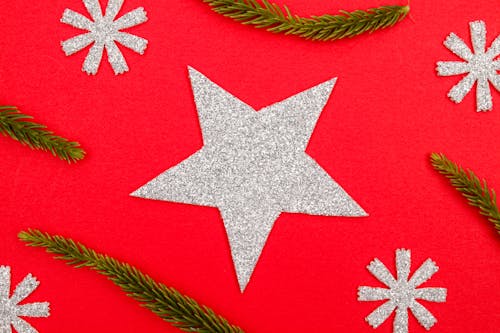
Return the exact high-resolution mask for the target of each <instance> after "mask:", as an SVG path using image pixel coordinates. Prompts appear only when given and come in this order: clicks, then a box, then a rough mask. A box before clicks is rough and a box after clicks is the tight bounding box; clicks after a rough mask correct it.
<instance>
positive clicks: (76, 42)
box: [61, 0, 148, 75]
mask: <svg viewBox="0 0 500 333" xmlns="http://www.w3.org/2000/svg"><path fill="white" fill-rule="evenodd" d="M123 1H124V0H109V2H108V6H107V8H106V12H105V15H104V16H103V14H102V9H101V5H100V4H99V0H83V3H84V5H85V7H86V8H87V10H88V12H89V13H90V16H91V17H92V19H93V22H92V21H90V20H89V19H88V18H87V17H85V16H83V15H81V14H79V13H77V12H74V11H72V10H71V9H66V10H65V11H64V13H63V17H62V18H61V22H63V23H66V24H69V25H71V26H73V27H75V28H78V29H82V30H87V31H88V32H87V33H84V34H81V35H78V36H76V37H73V38H70V39H68V40H66V41H64V42H62V43H61V46H62V49H63V51H64V53H66V55H67V56H69V55H72V54H74V53H76V52H78V51H80V50H82V49H84V48H85V47H87V46H89V45H90V44H92V43H93V45H92V47H91V48H90V50H89V53H88V55H87V57H86V58H85V61H84V63H83V68H82V70H83V71H84V72H86V73H87V74H93V75H95V74H96V73H97V71H98V69H99V65H100V64H101V60H102V56H103V52H104V49H106V53H107V55H108V61H109V63H110V64H111V67H112V68H113V71H114V72H115V74H116V75H118V74H122V73H125V72H127V71H128V66H127V62H126V61H125V58H124V57H123V54H122V52H121V51H120V49H119V48H118V46H117V45H116V42H118V43H120V44H122V45H123V46H126V47H128V48H129V49H132V50H133V51H135V52H137V53H139V54H144V51H145V50H146V47H147V45H148V41H147V40H146V39H144V38H141V37H137V36H135V35H131V34H129V33H126V32H122V31H120V30H123V29H127V28H130V27H133V26H136V25H138V24H141V23H144V22H146V21H147V19H148V18H147V16H146V12H145V11H144V8H142V7H139V8H137V9H135V10H133V11H131V12H129V13H127V14H125V15H123V16H122V17H120V18H118V19H116V20H115V18H116V15H118V12H119V11H120V9H121V7H122V5H123Z"/></svg>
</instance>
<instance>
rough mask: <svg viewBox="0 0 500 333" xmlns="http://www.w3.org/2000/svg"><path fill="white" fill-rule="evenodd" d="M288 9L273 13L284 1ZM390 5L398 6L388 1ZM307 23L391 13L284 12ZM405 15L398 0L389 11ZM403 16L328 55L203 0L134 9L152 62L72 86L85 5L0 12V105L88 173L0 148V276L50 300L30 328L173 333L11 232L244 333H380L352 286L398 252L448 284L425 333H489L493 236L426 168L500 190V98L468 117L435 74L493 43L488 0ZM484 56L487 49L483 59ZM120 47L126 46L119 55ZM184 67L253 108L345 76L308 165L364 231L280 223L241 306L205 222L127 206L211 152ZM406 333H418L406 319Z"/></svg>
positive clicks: (221, 245) (294, 1)
mask: <svg viewBox="0 0 500 333" xmlns="http://www.w3.org/2000/svg"><path fill="white" fill-rule="evenodd" d="M276 2H277V3H279V4H284V3H285V2H284V1H282V0H276ZM396 2H398V1H396ZM286 4H287V5H289V7H290V8H291V9H292V10H294V11H296V12H297V13H298V14H301V15H311V14H323V13H335V12H337V10H339V9H347V10H354V9H361V8H363V9H366V8H369V7H373V6H378V5H384V4H387V2H386V1H384V0H358V1H345V0H340V1H336V2H335V3H333V4H332V2H331V1H325V0H308V1H304V0H287V1H286ZM400 4H404V1H402V2H400ZM411 5H412V10H411V19H406V20H404V21H403V22H401V23H399V24H398V25H396V26H395V27H394V28H390V29H387V30H384V31H379V32H376V33H374V34H372V35H365V36H360V37H357V38H355V39H350V40H343V41H337V42H328V43H322V42H311V41H306V40H302V39H299V38H295V37H286V36H283V35H273V34H270V33H267V32H265V31H262V30H257V29H254V28H251V27H246V26H243V25H240V24H239V23H236V22H233V21H232V20H230V19H227V18H224V17H222V16H219V15H217V14H215V13H213V12H212V11H211V10H210V9H209V8H208V6H207V5H206V4H203V3H202V2H201V1H199V0H185V1H172V0H170V1H153V0H127V1H126V2H125V5H124V7H123V8H122V11H121V13H122V14H123V13H125V12H128V11H130V10H132V9H134V8H136V7H138V6H143V7H144V8H145V9H146V11H147V12H148V17H149V21H148V22H147V23H145V24H143V25H141V26H137V27H134V28H132V29H129V30H128V31H129V32H132V33H134V34H137V35H139V36H142V37H144V38H147V39H148V40H149V47H148V49H147V51H146V54H145V55H144V56H140V55H137V54H135V53H133V52H132V51H130V50H124V51H123V53H124V55H125V57H126V59H127V62H128V64H129V66H130V72H129V73H127V74H125V75H121V76H117V77H115V75H114V74H113V73H112V70H111V67H110V65H109V64H108V63H107V61H106V60H105V61H103V63H102V65H101V68H100V70H99V73H98V75H97V76H95V77H93V76H87V75H86V74H85V73H83V72H81V71H80V68H81V66H82V63H83V60H84V58H85V56H86V53H87V51H82V52H80V53H78V54H75V55H73V56H71V57H66V56H65V55H64V54H63V52H62V50H61V48H60V45H59V43H60V41H61V40H65V39H67V38H70V37H72V36H74V35H76V34H78V33H80V32H81V31H79V30H77V29H75V28H72V27H69V26H66V25H64V24H61V23H59V19H60V17H61V15H62V12H63V11H64V9H65V8H71V9H73V10H75V11H78V12H81V13H85V9H84V6H83V4H82V2H81V1H80V0H66V1H62V0H54V1H50V3H48V2H42V1H26V0H22V1H21V0H19V1H5V2H4V3H3V4H2V9H1V13H0V17H1V21H2V24H1V25H0V35H1V39H0V50H1V51H0V104H13V105H17V106H18V107H19V108H20V109H21V110H23V111H24V112H25V113H28V114H31V115H33V116H35V119H36V120H37V121H39V122H41V123H44V124H46V125H48V126H49V127H50V128H51V129H52V130H54V131H56V132H57V133H59V134H61V135H63V136H66V137H68V138H71V139H74V140H78V141H79V142H80V143H81V144H82V146H83V147H84V148H85V149H86V151H87V152H88V156H87V157H86V159H85V160H84V161H82V162H80V163H78V164H75V165H70V166H68V165H67V164H66V163H65V162H62V161H59V160H58V159H56V158H53V157H51V156H50V155H49V154H46V153H43V152H37V151H31V150H29V149H28V148H25V147H21V146H20V145H19V144H18V143H16V142H14V141H12V140H10V139H7V138H0V154H1V156H2V159H1V161H2V162H1V164H0V172H1V176H0V202H1V205H0V220H1V241H0V263H1V264H4V265H10V266H12V270H13V280H14V283H17V282H19V281H20V280H21V279H22V277H23V276H24V275H26V274H27V273H29V272H31V273H33V274H34V275H35V276H36V277H38V278H39V279H40V280H41V282H42V284H41V286H40V287H39V288H38V290H37V291H36V292H35V293H34V294H33V295H31V296H30V297H29V298H28V299H27V301H28V302H33V301H45V300H48V301H50V302H51V317H50V318H48V319H29V322H30V323H32V324H33V325H34V326H36V328H37V329H38V330H39V331H40V332H140V331H148V332H151V333H153V332H177V330H176V329H174V328H172V327H171V326H170V325H169V324H168V323H165V322H163V321H162V320H160V319H158V318H157V317H156V316H155V315H153V314H151V313H149V312H148V311H147V310H145V309H141V308H140V307H139V306H138V305H137V304H136V302H135V301H133V300H131V299H129V298H127V297H125V296H124V295H123V294H122V292H121V291H120V290H119V289H118V288H116V287H115V286H113V285H112V283H111V282H109V281H107V280H106V279H105V278H103V277H102V276H98V275H97V274H96V273H94V272H91V271H89V270H75V269H73V268H70V267H68V266H66V265H64V264H63V263H62V262H57V261H55V260H52V259H51V257H50V256H49V255H47V254H45V253H44V251H42V250H41V249H33V248H26V247H24V245H23V244H22V243H21V242H19V241H18V240H17V238H16V235H17V233H18V232H19V231H20V230H23V229H26V228H40V229H42V230H45V231H48V232H51V233H57V234H62V235H65V236H68V237H72V238H74V239H75V240H79V241H81V242H83V243H85V244H87V245H88V246H90V247H93V248H95V249H97V250H99V251H102V252H105V253H108V254H110V255H113V256H115V257H117V258H120V259H122V260H125V261H128V262H130V263H132V264H135V265H136V266H138V267H139V268H140V269H142V270H143V271H144V272H147V273H149V274H150V275H151V276H153V277H154V278H155V279H157V280H159V281H162V282H164V283H165V284H167V285H171V286H174V287H176V288H177V289H179V290H180V291H182V292H183V293H186V294H188V295H190V296H192V297H194V298H195V299H197V300H199V301H200V302H201V303H203V304H206V305H208V306H211V307H212V308H213V309H214V310H215V311H216V312H218V313H220V314H222V315H223V316H225V317H226V318H228V319H229V320H230V321H231V322H233V323H235V324H238V325H240V326H241V327H243V328H244V329H245V330H246V331H247V332H259V333H265V332H319V331H322V332H372V331H373V330H372V329H371V328H370V327H369V326H368V325H367V324H366V323H365V321H364V317H365V316H366V315H368V314H369V313H370V312H371V311H372V310H373V309H374V308H375V307H376V304H375V303H373V302H363V303H360V302H358V301H357V300H356V289H357V287H358V286H359V285H373V286H379V285H380V284H379V283H378V282H377V281H376V280H375V278H373V277H372V276H371V275H370V274H369V272H368V271H367V270H366V268H365V267H366V265H367V264H368V263H369V262H370V260H372V259H373V258H374V257H378V258H379V259H381V260H382V261H383V262H384V263H386V264H387V266H388V267H389V268H390V269H391V270H392V271H394V250H395V249H397V248H402V247H405V248H409V249H411V250H412V257H413V258H412V259H413V265H412V270H415V269H416V268H417V267H418V266H419V265H420V264H421V263H422V262H423V261H424V260H425V259H426V258H428V257H431V258H432V259H434V260H435V261H436V262H437V264H438V265H439V267H440V270H439V272H438V273H437V274H436V275H435V276H434V277H433V278H432V279H431V280H430V281H428V282H427V283H426V286H436V287H446V288H448V301H447V303H445V304H433V303H426V304H425V305H426V306H427V307H428V308H429V309H430V310H431V311H432V313H433V314H434V315H435V316H436V317H437V318H438V323H437V324H436V326H435V327H434V328H433V329H432V332H482V333H493V332H498V327H500V312H499V311H498V309H499V308H500V289H499V288H500V287H499V285H498V281H499V279H500V238H499V236H498V234H496V233H495V231H494V229H493V228H492V226H491V225H490V224H489V223H488V222H487V221H485V220H484V219H483V218H481V217H480V216H479V215H478V214H477V213H476V211H475V210H474V209H473V208H471V207H469V206H467V205H466V204H465V202H464V200H463V199H462V198H461V197H460V195H459V194H457V193H456V192H455V191H454V190H453V189H452V188H451V187H450V186H449V185H448V184H447V182H446V181H445V180H443V178H442V177H440V176H438V175H437V174H436V173H435V172H434V171H433V170H432V169H431V167H430V166H429V163H428V155H429V153H430V152H433V151H437V152H444V153H446V154H447V155H448V156H449V157H450V158H452V159H453V160H455V161H458V162H461V163H462V164H463V165H464V166H467V167H470V168H472V169H473V170H474V171H475V172H476V173H477V174H478V175H480V176H482V177H485V178H487V179H488V183H489V185H490V186H491V187H493V188H497V189H500V172H499V170H500V152H499V150H498V133H500V96H499V94H498V93H497V92H494V93H493V100H494V110H493V111H492V112H488V113H476V111H475V97H474V92H473V93H471V94H469V95H468V96H467V97H466V98H465V100H464V102H463V103H461V104H458V105H455V104H454V103H452V102H451V101H449V100H448V99H447V97H446V93H447V91H448V90H449V89H450V88H451V87H452V85H453V84H455V83H456V82H458V80H459V77H450V78H439V77H437V75H436V74H435V65H436V61H439V60H458V58H456V57H455V56H454V55H453V54H451V52H449V51H448V50H447V49H446V48H445V47H444V46H443V45H442V42H443V40H444V39H445V37H446V36H447V35H448V34H449V33H450V32H452V31H453V32H455V33H457V34H458V35H459V36H461V37H462V38H464V39H465V40H466V41H467V42H468V43H469V42H470V38H469V30H468V22H470V21H472V20H477V19H482V20H484V21H485V22H486V24H487V29H488V43H490V42H491V41H492V40H493V39H494V38H495V37H496V36H497V35H498V34H500V21H499V19H498V3H497V2H496V1H486V0H481V1H474V3H471V2H470V1H466V0H452V1H421V0H414V1H412V4H411ZM488 45H489V44H488ZM122 49H123V48H122ZM187 65H191V66H193V67H194V68H196V69H197V70H199V71H201V72H202V73H204V74H205V75H207V76H208V77H209V78H211V79H212V80H213V81H215V82H216V83H218V84H220V85H221V86H222V87H224V88H225V89H227V90H228V91H230V92H231V93H233V94H234V95H236V96H238V97H239V98H241V99H242V100H244V101H245V102H247V103H248V104H249V105H251V106H253V107H255V108H256V109H259V108H262V107H264V106H266V105H269V104H271V103H274V102H276V101H280V100H282V99H284V98H286V97H288V96H290V95H293V94H295V93H297V92H299V91H302V90H304V89H307V88H310V87H312V86H313V85H315V84H318V83H320V82H323V81H325V80H328V79H330V78H332V77H338V78H339V79H338V82H337V85H336V87H335V89H334V91H333V94H332V97H331V99H330V101H329V103H328V104H327V106H326V108H325V109H324V111H323V113H322V115H321V117H320V120H319V122H318V124H317V127H316V129H315V132H314V133H313V136H312V139H311V141H310V144H309V146H308V148H307V152H308V153H309V154H310V155H311V156H313V157H314V158H315V159H316V160H317V161H318V162H319V163H320V165H321V166H322V167H323V168H324V169H326V170H327V171H328V173H329V174H330V175H332V177H333V178H334V179H335V180H336V181H337V182H338V183H340V184H341V185H342V186H343V187H344V189H345V190H346V191H347V192H348V193H349V194H350V195H351V196H352V197H353V198H354V199H355V200H356V201H357V202H358V203H359V204H360V205H361V206H362V207H363V208H364V209H365V210H366V211H367V212H368V213H369V214H370V217H367V218H341V217H338V218H337V217H321V216H307V215H299V214H296V215H293V214H286V213H285V214H282V216H281V217H280V218H279V219H278V221H277V223H276V224H275V227H274V229H273V231H272V233H271V235H270V237H269V240H268V243H267V245H266V247H265V249H264V251H263V254H262V256H261V259H260V261H259V263H258V265H257V267H256V270H255V273H254V275H253V276H252V279H251V281H250V284H249V285H248V288H247V290H246V291H245V293H244V294H241V293H240V292H239V289H238V285H237V282H236V276H235V272H234V269H233V264H232V261H231V256H230V252H229V246H228V243H227V239H226V235H225V231H224V228H223V224H222V221H221V218H220V215H219V213H218V210H217V209H215V208H207V207H197V206H190V205H182V204H176V203H167V202H159V201H151V200H142V199H138V198H133V197H130V196H129V195H128V194H129V193H130V192H132V191H133V190H135V189H137V188H138V187H139V186H141V185H143V184H144V183H145V182H147V181H149V180H150V179H152V178H153V177H155V176H157V175H158V174H159V173H161V172H162V171H164V170H165V169H167V168H169V167H171V166H173V165H175V164H177V163H178V162H180V161H182V160H183V159H185V158H186V157H188V156H189V155H191V154H192V153H193V152H195V151H196V150H197V149H198V148H200V147H201V145H202V137H201V133H200V128H199V124H198V120H197V115H196V109H195V106H194V102H193V96H192V92H191V88H190V84H189V80H188V75H187V67H186V66H187ZM391 331H392V317H391V319H390V320H388V321H387V322H385V323H384V324H383V325H382V326H381V327H380V328H379V329H377V331H376V332H381V333H383V332H391ZM410 331H411V332H424V331H425V330H424V329H423V328H422V327H420V326H419V325H418V324H417V322H416V320H415V319H414V318H413V317H412V316H411V318H410Z"/></svg>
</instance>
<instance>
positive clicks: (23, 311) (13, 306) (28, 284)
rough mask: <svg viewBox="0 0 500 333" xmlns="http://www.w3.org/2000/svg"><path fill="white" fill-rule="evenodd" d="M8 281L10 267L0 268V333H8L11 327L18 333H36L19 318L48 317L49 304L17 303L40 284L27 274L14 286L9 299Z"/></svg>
mask: <svg viewBox="0 0 500 333" xmlns="http://www.w3.org/2000/svg"><path fill="white" fill-rule="evenodd" d="M10 279H11V277H10V267H8V266H0V332H2V333H10V332H12V327H11V326H14V329H15V330H16V331H17V332H18V333H37V332H38V331H37V330H35V329H34V328H33V327H32V326H31V325H30V324H28V323H27V322H26V321H25V320H23V319H21V318H20V317H48V316H49V303H48V302H36V303H26V304H19V303H20V302H22V301H23V300H24V299H26V297H28V296H29V295H30V294H31V293H32V292H33V291H34V290H35V289H36V288H37V287H38V285H39V284H40V282H38V281H37V279H35V278H34V277H33V276H32V275H31V274H28V275H27V276H26V277H25V278H24V279H23V280H22V281H21V283H19V284H18V285H17V286H16V289H15V290H14V293H13V294H12V297H9V293H10Z"/></svg>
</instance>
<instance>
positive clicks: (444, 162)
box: [431, 153, 500, 234]
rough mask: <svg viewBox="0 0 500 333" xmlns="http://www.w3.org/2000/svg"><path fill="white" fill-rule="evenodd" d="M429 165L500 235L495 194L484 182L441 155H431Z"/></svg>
mask: <svg viewBox="0 0 500 333" xmlns="http://www.w3.org/2000/svg"><path fill="white" fill-rule="evenodd" d="M431 164H432V166H433V167H434V169H436V171H438V172H439V173H441V174H443V175H444V176H445V177H446V178H448V179H449V180H450V182H451V185H452V186H453V187H454V188H456V189H457V190H458V191H459V192H461V193H462V195H463V196H464V197H465V198H466V199H467V201H468V202H469V205H471V206H474V207H477V208H479V212H480V214H481V215H482V216H485V217H486V218H487V219H488V221H490V222H491V223H493V225H494V226H495V228H496V230H497V232H498V233H499V234H500V212H499V211H498V206H497V200H496V194H495V191H494V190H490V189H489V188H488V185H487V184H486V181H485V180H484V179H483V180H480V179H479V178H478V177H477V176H476V175H475V174H474V172H472V171H471V170H469V169H466V170H464V169H463V168H462V167H460V166H458V165H457V164H455V163H453V162H452V161H450V160H449V159H448V158H447V157H446V156H445V155H443V154H436V153H433V154H431Z"/></svg>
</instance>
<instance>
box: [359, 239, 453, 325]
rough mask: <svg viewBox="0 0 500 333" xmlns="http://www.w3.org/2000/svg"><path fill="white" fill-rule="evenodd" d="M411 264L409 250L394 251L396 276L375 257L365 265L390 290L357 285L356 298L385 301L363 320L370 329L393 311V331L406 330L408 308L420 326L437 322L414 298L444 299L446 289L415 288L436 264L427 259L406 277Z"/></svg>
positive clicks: (430, 272)
mask: <svg viewBox="0 0 500 333" xmlns="http://www.w3.org/2000/svg"><path fill="white" fill-rule="evenodd" d="M410 266H411V253H410V250H405V249H399V250H396V271H397V277H393V276H392V274H391V273H390V272H389V270H388V269H387V267H386V266H385V265H384V264H383V263H382V262H381V261H380V260H379V259H377V258H375V259H374V260H373V261H372V262H371V263H370V265H368V266H367V268H368V270H369V271H370V273H372V274H373V276H375V277H376V278H377V279H378V280H379V281H380V282H382V283H383V284H385V285H386V286H387V287H389V289H386V288H376V287H359V289H358V300H359V301H381V300H387V302H385V303H384V304H382V305H381V306H379V307H378V308H377V309H375V311H373V312H372V313H371V314H370V315H368V317H366V321H367V322H368V324H370V325H371V326H372V327H373V328H377V327H379V326H380V325H381V324H382V323H383V322H384V321H386V320H387V318H389V316H390V315H391V313H392V312H393V311H396V318H395V319H394V332H395V333H407V332H408V310H410V311H411V312H412V313H413V315H414V316H415V317H416V318H417V320H418V322H419V323H420V325H422V326H423V327H425V329H427V330H429V329H430V328H431V327H432V326H434V324H435V323H436V322H437V320H436V318H435V317H434V316H433V315H432V313H430V312H429V310H427V309H426V308H425V307H424V306H423V305H422V304H420V303H419V302H418V301H417V300H418V299H421V300H425V301H429V302H445V301H446V289H445V288H417V287H418V286H420V285H421V284H423V283H424V282H426V281H427V280H429V279H430V278H431V277H432V275H434V273H436V272H437V271H438V269H439V268H438V267H437V266H436V264H435V263H434V262H433V261H432V260H431V259H427V260H426V261H425V262H424V263H423V264H422V266H420V267H419V268H418V269H417V270H416V272H415V273H414V274H413V276H412V277H411V278H410V279H408V278H409V275H410Z"/></svg>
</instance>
